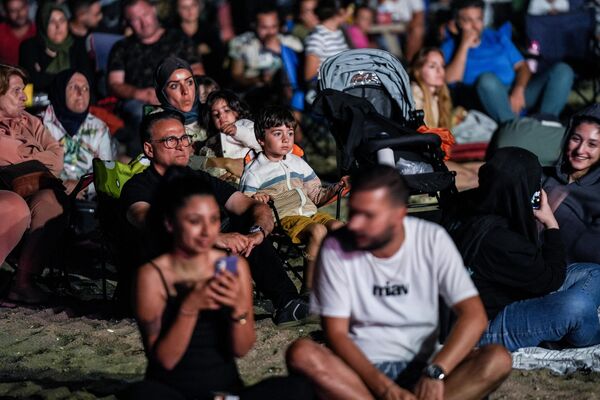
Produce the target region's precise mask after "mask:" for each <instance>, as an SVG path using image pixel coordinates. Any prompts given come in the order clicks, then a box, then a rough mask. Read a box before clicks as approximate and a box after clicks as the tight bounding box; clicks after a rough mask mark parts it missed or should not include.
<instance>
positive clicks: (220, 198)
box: [120, 166, 236, 214]
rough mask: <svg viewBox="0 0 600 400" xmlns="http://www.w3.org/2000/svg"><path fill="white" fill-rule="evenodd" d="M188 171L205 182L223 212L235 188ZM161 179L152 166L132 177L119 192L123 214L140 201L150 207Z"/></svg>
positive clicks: (202, 173) (203, 173)
mask: <svg viewBox="0 0 600 400" xmlns="http://www.w3.org/2000/svg"><path fill="white" fill-rule="evenodd" d="M188 169H189V171H190V172H192V173H195V174H198V175H199V176H201V177H202V178H204V179H205V180H206V182H207V183H208V184H209V185H210V187H211V189H212V191H213V193H214V195H215V198H216V199H217V203H218V204H219V207H220V208H221V211H222V212H223V210H224V207H225V203H227V200H229V198H230V197H231V196H232V195H233V194H234V193H235V192H236V190H235V188H234V187H233V186H231V185H230V184H228V183H226V182H224V181H222V180H220V179H217V178H215V177H213V176H211V175H209V174H207V173H206V172H203V171H195V170H193V169H191V168H189V167H188ZM161 179H162V176H161V175H159V173H158V172H156V170H155V169H154V167H153V166H150V167H148V168H147V169H146V170H145V171H144V172H141V173H139V174H137V175H134V176H133V177H132V178H131V179H130V180H128V181H127V182H126V183H125V186H123V191H122V192H121V200H120V201H121V209H122V210H123V212H124V213H125V214H126V213H127V210H128V209H129V207H131V206H132V205H133V204H134V203H137V202H140V201H143V202H146V203H148V204H150V205H152V203H153V202H154V199H155V197H156V192H157V190H158V187H159V185H160V180H161Z"/></svg>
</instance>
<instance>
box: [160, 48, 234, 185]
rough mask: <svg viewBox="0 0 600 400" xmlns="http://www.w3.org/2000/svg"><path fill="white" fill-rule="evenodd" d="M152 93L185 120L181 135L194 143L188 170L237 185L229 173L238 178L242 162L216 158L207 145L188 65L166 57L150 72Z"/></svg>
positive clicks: (196, 90) (165, 107) (161, 103)
mask: <svg viewBox="0 0 600 400" xmlns="http://www.w3.org/2000/svg"><path fill="white" fill-rule="evenodd" d="M154 89H155V91H156V97H157V98H158V100H159V101H160V105H161V108H162V109H166V110H170V111H176V112H179V113H181V114H183V117H184V118H185V132H186V134H188V135H190V136H191V137H192V142H193V143H194V154H193V155H192V156H191V157H190V167H192V168H193V169H199V170H203V171H206V172H208V173H209V174H211V175H213V176H215V177H217V178H222V179H224V180H230V181H232V182H234V183H237V182H238V180H237V179H238V178H235V177H234V175H235V173H233V171H235V172H236V173H237V175H235V176H237V177H239V175H241V171H242V170H243V162H242V160H240V159H231V158H225V157H217V153H216V152H215V151H214V146H215V145H214V143H207V139H208V136H207V131H206V129H205V127H204V126H202V125H201V124H200V120H199V118H201V115H202V113H201V105H200V100H199V96H198V88H197V83H196V81H195V79H194V76H193V72H192V68H191V67H190V65H189V64H188V63H187V62H186V61H185V60H182V59H181V58H178V57H174V56H171V57H167V58H166V59H164V60H163V62H162V63H160V64H159V65H158V67H156V71H154ZM215 139H216V138H215ZM213 141H214V140H213Z"/></svg>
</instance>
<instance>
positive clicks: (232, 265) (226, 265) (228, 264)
mask: <svg viewBox="0 0 600 400" xmlns="http://www.w3.org/2000/svg"><path fill="white" fill-rule="evenodd" d="M223 271H229V272H231V273H232V274H237V257H236V256H227V257H223V258H219V259H218V260H217V261H216V262H215V275H218V274H220V273H221V272H223Z"/></svg>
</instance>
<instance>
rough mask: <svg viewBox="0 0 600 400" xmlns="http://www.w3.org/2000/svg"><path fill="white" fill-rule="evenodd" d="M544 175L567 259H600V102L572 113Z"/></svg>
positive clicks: (578, 260)
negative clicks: (555, 160)
mask: <svg viewBox="0 0 600 400" xmlns="http://www.w3.org/2000/svg"><path fill="white" fill-rule="evenodd" d="M544 175H545V179H544V182H543V185H544V189H545V190H546V191H547V192H548V196H549V199H550V204H551V205H552V209H553V210H554V216H555V217H556V220H557V221H558V223H559V224H560V227H561V236H562V239H563V241H564V242H565V246H566V250H567V259H568V260H569V261H570V262H593V263H600V246H598V243H600V104H594V105H592V106H589V107H587V108H585V109H583V110H581V111H580V112H578V113H577V114H575V115H574V116H573V118H572V119H571V122H570V123H569V126H568V127H567V133H566V137H565V142H564V146H563V151H562V157H561V159H560V162H559V164H558V165H557V166H556V167H554V168H548V169H546V170H545V171H544Z"/></svg>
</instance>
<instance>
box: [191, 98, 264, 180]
mask: <svg viewBox="0 0 600 400" xmlns="http://www.w3.org/2000/svg"><path fill="white" fill-rule="evenodd" d="M249 115H250V111H249V109H248V106H247V105H246V104H245V103H244V102H242V101H241V100H240V99H239V98H238V97H237V96H236V95H235V94H234V93H233V92H231V91H229V90H217V91H215V92H212V93H211V94H210V95H209V96H208V98H207V99H206V105H205V107H204V125H205V126H206V128H207V130H208V136H209V139H208V141H207V142H206V146H205V147H204V148H203V149H201V150H200V155H205V156H208V157H210V159H209V160H208V161H207V163H206V167H209V168H213V169H216V173H214V172H215V171H209V173H211V174H212V175H215V176H218V177H221V178H223V179H225V180H228V181H231V182H232V183H236V184H237V183H238V182H239V178H240V176H241V175H242V171H243V169H244V157H245V156H246V154H247V153H248V151H250V150H254V151H256V152H257V153H258V152H260V151H262V147H261V146H260V144H258V142H257V141H256V137H255V136H254V122H252V121H250V120H249V119H248V117H249ZM221 172H222V173H221Z"/></svg>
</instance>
